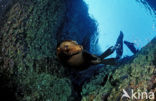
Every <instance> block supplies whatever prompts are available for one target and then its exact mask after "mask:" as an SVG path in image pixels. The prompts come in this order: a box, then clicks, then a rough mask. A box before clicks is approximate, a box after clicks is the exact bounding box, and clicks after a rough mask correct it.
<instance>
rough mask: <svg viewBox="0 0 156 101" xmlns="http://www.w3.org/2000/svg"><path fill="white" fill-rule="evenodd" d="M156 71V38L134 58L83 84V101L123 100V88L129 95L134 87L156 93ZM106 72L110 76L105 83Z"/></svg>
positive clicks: (135, 89)
mask: <svg viewBox="0 0 156 101" xmlns="http://www.w3.org/2000/svg"><path fill="white" fill-rule="evenodd" d="M105 68H107V67H105ZM108 68H109V66H108ZM101 70H102V69H101ZM107 72H109V71H107ZM155 73H156V38H154V39H153V40H152V41H151V42H150V43H149V44H148V45H146V46H145V47H143V48H142V49H141V50H140V51H139V52H138V53H137V54H136V55H135V56H134V59H133V60H131V61H129V62H128V63H126V64H124V63H123V65H120V66H118V67H116V69H115V70H113V71H112V72H110V73H106V72H100V73H99V74H98V75H96V76H95V77H93V78H92V79H91V80H90V82H88V83H86V84H85V85H83V88H82V96H83V97H82V101H93V100H95V101H101V100H102V101H122V99H121V97H122V95H123V89H124V90H126V91H127V93H129V95H131V94H130V92H131V90H132V89H133V90H134V91H135V92H137V91H138V90H140V91H139V92H147V93H148V92H153V93H154V94H155V93H156V90H155V85H156V81H155V80H156V74H155ZM106 74H109V76H108V79H107V80H106V81H105V82H106V83H105V85H103V84H102V83H103V82H104V78H105V77H106ZM142 101H146V99H142Z"/></svg>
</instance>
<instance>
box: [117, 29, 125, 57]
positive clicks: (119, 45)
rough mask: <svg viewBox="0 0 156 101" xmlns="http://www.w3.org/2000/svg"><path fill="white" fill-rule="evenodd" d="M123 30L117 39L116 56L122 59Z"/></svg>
mask: <svg viewBox="0 0 156 101" xmlns="http://www.w3.org/2000/svg"><path fill="white" fill-rule="evenodd" d="M123 37H124V35H123V32H122V31H120V35H119V37H118V39H117V41H116V45H115V47H116V58H117V59H120V58H121V57H122V54H123Z"/></svg>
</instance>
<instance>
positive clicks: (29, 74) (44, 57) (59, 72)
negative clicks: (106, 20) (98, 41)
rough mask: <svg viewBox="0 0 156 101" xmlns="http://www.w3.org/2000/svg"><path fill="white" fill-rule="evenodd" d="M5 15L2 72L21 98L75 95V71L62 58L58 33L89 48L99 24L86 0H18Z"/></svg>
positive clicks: (61, 100)
mask: <svg viewBox="0 0 156 101" xmlns="http://www.w3.org/2000/svg"><path fill="white" fill-rule="evenodd" d="M3 1H5V4H7V2H10V1H12V0H1V1H0V5H1V3H2V2H3ZM71 8H72V9H71ZM81 8H82V9H81ZM0 11H1V8H0ZM4 11H5V10H4ZM1 14H2V13H1ZM4 15H5V17H4V19H3V21H2V22H1V24H0V57H1V58H0V71H6V72H7V77H8V78H11V80H10V82H11V83H13V84H15V86H16V87H17V88H15V90H14V91H15V92H13V93H15V94H13V95H14V97H15V98H16V99H17V101H18V100H19V101H21V100H24V101H36V100H40V101H45V100H50V101H67V100H68V101H69V100H71V99H74V96H72V97H71V95H72V93H71V92H75V91H73V87H72V85H71V84H70V82H71V81H70V79H69V77H68V76H69V73H70V71H69V70H68V69H65V68H64V67H63V66H62V65H61V64H60V63H59V62H58V60H57V58H56V53H55V52H56V45H57V42H59V41H60V39H58V37H59V38H64V37H66V38H69V37H68V36H70V37H71V36H72V37H73V38H75V40H78V41H79V43H81V44H83V45H86V46H87V47H86V48H87V50H90V46H89V45H90V40H92V39H93V40H94V37H95V36H96V35H97V33H96V31H97V28H96V23H95V21H94V20H92V19H91V18H90V17H89V14H88V9H87V6H86V4H85V3H84V2H83V0H15V1H14V3H13V5H12V6H9V8H8V9H7V10H6V12H5V13H4ZM66 32H67V33H66ZM68 32H69V33H70V34H68ZM60 35H61V37H60ZM62 35H63V36H62ZM86 35H88V36H87V37H85V36H86ZM94 35H95V36H94ZM82 36H83V37H85V38H86V40H85V41H86V42H83V41H82V40H83V38H82ZM88 38H89V39H88ZM92 42H94V41H92ZM92 48H93V49H94V47H92ZM2 73H3V72H2ZM7 86H10V84H8V85H7Z"/></svg>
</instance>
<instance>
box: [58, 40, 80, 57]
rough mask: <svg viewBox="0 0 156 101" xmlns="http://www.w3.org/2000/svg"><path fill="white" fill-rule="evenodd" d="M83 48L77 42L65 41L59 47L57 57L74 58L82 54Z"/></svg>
mask: <svg viewBox="0 0 156 101" xmlns="http://www.w3.org/2000/svg"><path fill="white" fill-rule="evenodd" d="M82 50H83V46H81V45H79V44H78V43H77V42H76V41H72V40H65V41H63V42H61V43H59V44H58V46H57V56H59V55H62V54H63V55H66V56H72V55H75V54H78V53H80V52H82Z"/></svg>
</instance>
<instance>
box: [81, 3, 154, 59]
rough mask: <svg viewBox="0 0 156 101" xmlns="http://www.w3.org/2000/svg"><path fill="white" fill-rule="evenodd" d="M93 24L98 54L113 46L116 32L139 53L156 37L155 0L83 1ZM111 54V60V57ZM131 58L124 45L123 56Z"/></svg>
mask: <svg viewBox="0 0 156 101" xmlns="http://www.w3.org/2000/svg"><path fill="white" fill-rule="evenodd" d="M84 1H85V2H86V3H87V4H88V8H89V14H90V16H91V17H92V18H93V19H95V20H96V21H97V25H98V33H99V36H98V37H99V41H98V45H99V51H98V53H100V54H101V53H102V52H103V51H104V50H106V49H107V48H108V47H110V46H112V45H115V43H116V40H117V37H118V36H119V33H120V31H123V33H124V40H127V41H129V42H133V43H135V47H136V48H137V49H141V48H142V47H144V46H145V45H146V44H147V43H149V42H150V41H151V39H153V38H154V37H155V36H156V15H155V14H156V11H155V10H156V0H84ZM114 55H115V54H113V55H112V56H114ZM126 55H129V56H130V55H133V54H132V52H131V51H130V50H129V49H128V48H127V46H126V45H124V52H123V56H126Z"/></svg>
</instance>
